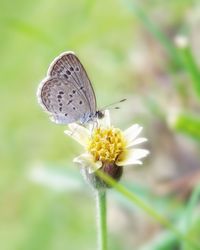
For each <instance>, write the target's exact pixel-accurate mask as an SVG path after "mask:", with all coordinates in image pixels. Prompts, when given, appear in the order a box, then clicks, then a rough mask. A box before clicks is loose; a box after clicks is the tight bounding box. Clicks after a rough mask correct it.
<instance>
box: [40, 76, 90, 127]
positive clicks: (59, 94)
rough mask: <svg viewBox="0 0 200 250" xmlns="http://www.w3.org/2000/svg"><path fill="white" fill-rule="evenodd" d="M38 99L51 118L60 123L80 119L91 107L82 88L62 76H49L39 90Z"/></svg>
mask: <svg viewBox="0 0 200 250" xmlns="http://www.w3.org/2000/svg"><path fill="white" fill-rule="evenodd" d="M37 96H38V101H39V103H40V104H41V106H42V107H43V109H44V110H45V111H47V112H48V113H49V114H50V117H51V120H52V121H54V122H56V123H58V124H68V123H72V122H75V121H78V120H80V119H81V118H82V117H83V115H84V114H87V113H88V110H89V109H90V107H89V104H88V102H87V99H86V97H85V95H84V94H83V92H81V91H80V88H77V86H76V85H74V84H72V83H71V82H70V81H69V80H67V79H65V78H62V77H51V78H49V77H47V78H46V79H44V80H43V81H42V83H41V84H40V86H39V88H38V92H37Z"/></svg>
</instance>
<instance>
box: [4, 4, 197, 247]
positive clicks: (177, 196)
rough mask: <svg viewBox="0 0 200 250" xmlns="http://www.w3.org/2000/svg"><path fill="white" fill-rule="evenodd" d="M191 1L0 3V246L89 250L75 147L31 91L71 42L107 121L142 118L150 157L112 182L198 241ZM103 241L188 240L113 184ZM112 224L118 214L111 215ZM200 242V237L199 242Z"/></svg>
mask: <svg viewBox="0 0 200 250" xmlns="http://www.w3.org/2000/svg"><path fill="white" fill-rule="evenodd" d="M199 44H200V2H199V1H195V0H174V1H161V0H149V1H136V0H117V1H116V0H108V1H92V0H77V1H72V0H57V1H55V0H52V1H47V0H35V1H30V0H26V1H25V0H15V1H10V0H7V1H6V0H1V1H0V45H1V46H0V58H1V67H0V103H1V110H0V136H1V137H0V148H1V150H0V154H1V156H0V163H1V164H0V192H1V193H0V197H1V198H0V249H2V250H36V249H37V250H55V249H56V250H64V249H65V250H66V249H70V250H77V249H82V250H90V249H91V250H92V249H96V219H95V201H94V197H93V196H94V195H93V192H92V191H91V190H90V188H89V187H88V186H87V184H86V183H85V182H84V181H83V179H82V176H81V175H80V173H79V169H78V168H77V166H75V165H74V164H73V163H72V160H73V158H74V157H75V156H77V155H78V154H80V153H81V152H82V149H81V147H79V145H77V143H75V142H74V141H72V140H71V139H70V138H67V137H66V136H65V135H64V133H63V131H64V129H66V127H65V126H58V125H55V124H53V123H51V122H50V120H49V119H48V116H47V115H46V114H45V113H44V112H43V111H42V110H41V108H40V106H39V105H38V103H37V99H36V89H37V86H38V84H39V82H40V81H41V79H42V78H44V76H45V74H46V71H47V68H48V66H49V63H50V62H51V61H52V60H53V59H54V57H55V56H57V55H59V53H61V52H63V51H66V50H72V51H74V52H75V53H76V54H77V55H78V56H79V57H80V60H81V61H82V63H83V64H84V65H85V68H86V69H87V72H88V74H89V76H90V78H91V81H92V82H93V86H94V89H95V92H96V96H97V102H98V107H100V108H101V107H104V106H105V105H108V104H110V103H112V102H115V101H118V100H120V99H123V98H127V101H126V102H125V103H123V104H121V105H120V110H111V116H112V121H113V124H115V126H117V127H120V128H122V129H125V128H127V127H129V126H130V125H131V124H133V123H139V124H141V125H142V126H143V127H144V129H143V136H145V137H148V139H149V141H148V143H147V144H146V148H148V149H149V150H150V151H151V155H150V156H148V158H147V159H145V162H144V165H143V166H142V167H141V166H140V167H137V166H135V167H130V168H127V169H125V170H124V176H123V178H122V180H121V183H122V184H123V185H125V186H127V187H128V188H129V190H132V191H133V192H135V193H136V194H137V195H138V196H140V198H141V199H143V200H144V201H145V202H147V203H148V204H150V205H151V206H152V207H153V208H154V209H155V210H156V211H157V212H159V213H161V214H163V215H164V216H166V217H167V218H169V219H170V220H171V221H172V222H173V223H174V224H175V225H176V226H177V227H178V228H179V230H180V231H181V232H183V233H185V234H188V235H190V236H191V237H193V238H196V240H199V235H200V215H199V207H198V197H199V189H200V188H199V180H200V169H199V167H200V156H199V155H200V154H199V148H200V145H199V141H200V115H199V111H200V73H199V63H200V60H199V58H200V57H199V55H200V46H199ZM108 202H109V208H108V225H109V249H112V250H121V249H123V250H129V249H139V250H169V249H170V250H171V249H172V250H173V249H191V248H188V247H187V246H186V245H184V244H183V242H180V241H178V240H177V239H176V237H175V236H174V235H173V233H172V232H170V231H169V230H167V229H164V228H163V227H162V226H160V225H159V223H158V222H157V221H155V220H153V219H151V218H150V217H149V216H147V215H146V214H145V213H144V212H143V211H141V210H140V209H139V208H137V206H133V204H130V203H129V202H128V201H127V200H126V199H125V198H123V197H121V196H120V195H118V194H117V193H116V192H115V191H114V190H110V191H109V194H108ZM116 222H117V223H116ZM199 241H200V240H199Z"/></svg>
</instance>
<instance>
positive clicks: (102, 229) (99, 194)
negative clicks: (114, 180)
mask: <svg viewBox="0 0 200 250" xmlns="http://www.w3.org/2000/svg"><path fill="white" fill-rule="evenodd" d="M96 202H97V230H98V240H99V250H107V223H106V191H105V190H97V191H96Z"/></svg>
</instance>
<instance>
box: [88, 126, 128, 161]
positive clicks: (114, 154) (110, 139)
mask: <svg viewBox="0 0 200 250" xmlns="http://www.w3.org/2000/svg"><path fill="white" fill-rule="evenodd" d="M125 148H126V141H125V139H124V136H123V134H122V132H121V130H120V129H117V128H112V127H111V128H108V129H103V128H101V127H99V128H96V129H94V131H93V133H92V137H91V139H90V140H89V143H88V146H87V150H88V151H89V152H90V153H91V154H92V155H93V157H94V161H101V162H107V163H114V162H115V161H116V160H117V159H118V157H119V156H120V154H121V153H123V152H124V151H125Z"/></svg>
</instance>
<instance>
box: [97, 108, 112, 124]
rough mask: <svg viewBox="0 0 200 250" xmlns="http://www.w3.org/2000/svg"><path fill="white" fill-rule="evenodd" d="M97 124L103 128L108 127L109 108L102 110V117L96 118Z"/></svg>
mask: <svg viewBox="0 0 200 250" xmlns="http://www.w3.org/2000/svg"><path fill="white" fill-rule="evenodd" d="M98 126H99V127H103V128H109V127H110V113H109V110H107V109H106V110H105V111H104V117H103V118H101V119H98Z"/></svg>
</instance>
